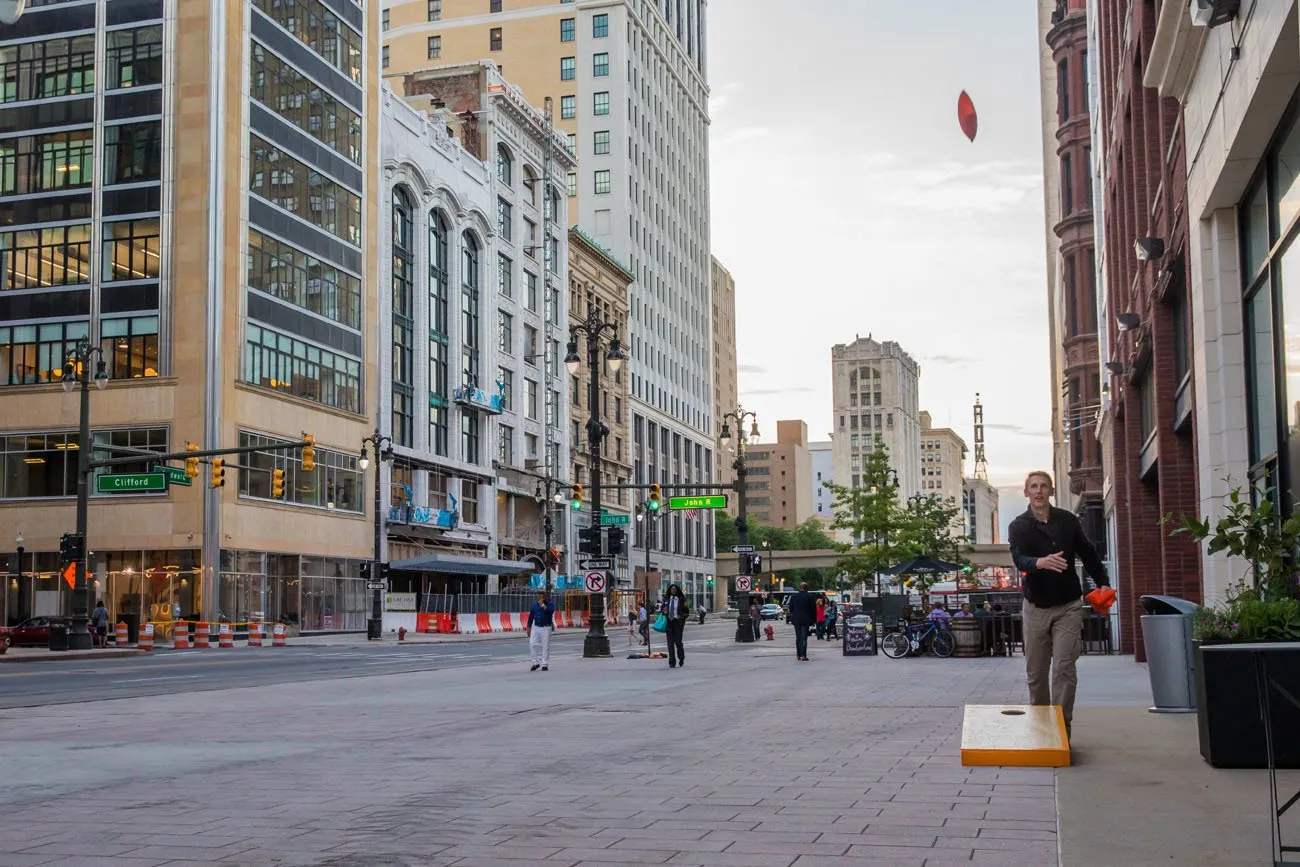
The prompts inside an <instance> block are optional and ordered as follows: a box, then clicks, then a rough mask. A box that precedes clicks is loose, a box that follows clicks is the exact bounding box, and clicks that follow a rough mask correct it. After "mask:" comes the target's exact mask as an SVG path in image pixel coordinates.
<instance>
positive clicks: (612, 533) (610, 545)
mask: <svg viewBox="0 0 1300 867" xmlns="http://www.w3.org/2000/svg"><path fill="white" fill-rule="evenodd" d="M606 532H607V533H608V534H609V535H608V536H606V537H605V550H606V551H608V552H609V553H610V554H612V555H618V554H622V553H623V545H624V543H625V542H626V541H627V533H625V532H624V531H623V528H622V527H610V528H609V529H608V530H606Z"/></svg>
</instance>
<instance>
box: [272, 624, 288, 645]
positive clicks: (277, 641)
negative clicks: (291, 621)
mask: <svg viewBox="0 0 1300 867" xmlns="http://www.w3.org/2000/svg"><path fill="white" fill-rule="evenodd" d="M284 645H285V641H284V624H283V623H277V624H275V626H274V627H273V628H272V630H271V646H272V647H284Z"/></svg>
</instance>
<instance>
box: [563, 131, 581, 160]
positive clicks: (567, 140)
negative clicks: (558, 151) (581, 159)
mask: <svg viewBox="0 0 1300 867" xmlns="http://www.w3.org/2000/svg"><path fill="white" fill-rule="evenodd" d="M564 149H565V150H566V151H568V152H569V153H570V154H571V155H573V156H575V157H576V156H577V155H578V136H577V135H576V134H574V133H567V134H566V135H565V136H564Z"/></svg>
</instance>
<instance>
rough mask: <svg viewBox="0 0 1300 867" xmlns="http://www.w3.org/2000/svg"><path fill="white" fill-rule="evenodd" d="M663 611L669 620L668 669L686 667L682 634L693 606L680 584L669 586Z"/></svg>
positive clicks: (666, 632)
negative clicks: (687, 599) (679, 666)
mask: <svg viewBox="0 0 1300 867" xmlns="http://www.w3.org/2000/svg"><path fill="white" fill-rule="evenodd" d="M661 610H662V611H663V613H664V617H666V618H668V629H667V630H665V632H664V634H665V635H666V636H667V637H668V667H669V668H676V667H677V666H678V665H681V667H682V668H685V667H686V648H685V646H683V644H682V633H683V632H684V631H685V630H686V618H688V617H690V616H691V605H690V603H689V602H687V601H686V597H685V595H683V594H682V588H681V586H680V585H678V584H669V585H668V595H667V596H665V597H664V601H663V604H662V606H661Z"/></svg>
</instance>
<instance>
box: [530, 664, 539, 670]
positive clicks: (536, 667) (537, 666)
mask: <svg viewBox="0 0 1300 867" xmlns="http://www.w3.org/2000/svg"><path fill="white" fill-rule="evenodd" d="M539 668H541V666H540V665H534V666H533V667H532V668H530V669H528V670H529V671H536V670H537V669H539Z"/></svg>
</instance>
